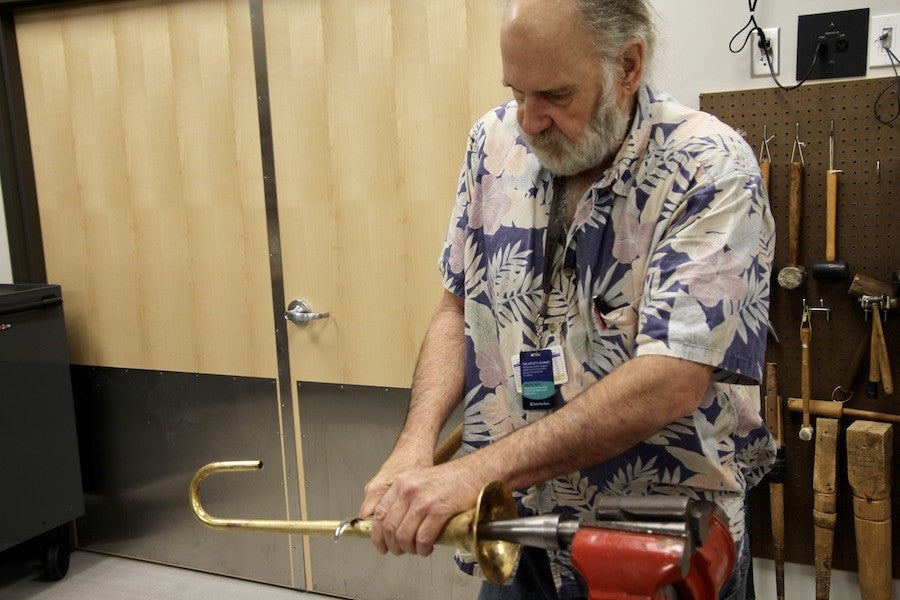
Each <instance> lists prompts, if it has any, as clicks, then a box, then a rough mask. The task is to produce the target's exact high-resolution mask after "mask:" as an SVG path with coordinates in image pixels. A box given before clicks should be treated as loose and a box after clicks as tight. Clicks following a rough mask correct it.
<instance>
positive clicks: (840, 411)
mask: <svg viewBox="0 0 900 600" xmlns="http://www.w3.org/2000/svg"><path fill="white" fill-rule="evenodd" d="M803 405H804V402H803V400H802V399H801V398H788V401H787V406H788V410H792V411H794V412H802V411H803V410H804V406H803ZM809 412H810V414H813V415H816V416H822V417H831V418H833V419H840V418H841V416H847V417H852V418H855V419H868V420H870V421H880V422H882V423H900V415H892V414H888V413H882V412H877V411H874V410H861V409H858V408H847V406H846V405H845V404H844V403H843V402H831V401H828V400H811V401H810V402H809Z"/></svg>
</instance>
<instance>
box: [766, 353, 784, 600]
mask: <svg viewBox="0 0 900 600" xmlns="http://www.w3.org/2000/svg"><path fill="white" fill-rule="evenodd" d="M765 411H766V426H767V427H768V428H769V432H770V433H771V434H772V437H773V438H775V464H774V465H773V466H772V470H771V471H769V474H768V475H767V479H768V480H769V512H770V514H771V518H772V558H773V560H774V561H775V594H776V597H777V599H778V600H784V478H785V473H786V471H787V455H786V454H785V448H784V443H783V440H782V438H781V397H780V396H778V381H777V379H776V374H775V363H766V406H765Z"/></svg>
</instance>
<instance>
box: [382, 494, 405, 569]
mask: <svg viewBox="0 0 900 600" xmlns="http://www.w3.org/2000/svg"><path fill="white" fill-rule="evenodd" d="M379 508H382V507H381V505H378V506H376V507H375V514H378V512H379ZM406 514H407V505H406V503H405V502H403V501H402V500H397V501H396V502H394V503H393V504H392V505H391V506H390V509H387V511H386V514H385V515H384V517H383V518H382V519H380V521H381V536H382V538H383V540H384V544H385V545H386V546H387V549H388V552H390V553H391V554H393V555H395V556H399V555H400V554H403V553H404V552H408V551H409V550H408V549H407V548H409V544H407V543H405V541H402V540H399V539H398V537H397V536H398V532H399V531H400V528H401V526H402V524H403V520H404V518H405V517H406Z"/></svg>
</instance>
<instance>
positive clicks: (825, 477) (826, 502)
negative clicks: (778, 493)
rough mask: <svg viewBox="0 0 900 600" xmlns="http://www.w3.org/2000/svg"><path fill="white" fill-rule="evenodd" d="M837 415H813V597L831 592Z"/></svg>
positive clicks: (822, 597)
mask: <svg viewBox="0 0 900 600" xmlns="http://www.w3.org/2000/svg"><path fill="white" fill-rule="evenodd" d="M840 431H841V428H840V422H839V421H838V420H837V419H827V418H822V417H819V418H818V419H816V450H815V457H814V459H813V461H814V462H813V465H814V466H813V527H814V536H815V563H816V600H828V598H829V596H830V593H831V554H832V549H833V547H834V526H835V524H836V523H837V442H838V437H839V436H840Z"/></svg>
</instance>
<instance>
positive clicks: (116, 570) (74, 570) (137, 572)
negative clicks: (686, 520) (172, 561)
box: [0, 550, 329, 600]
mask: <svg viewBox="0 0 900 600" xmlns="http://www.w3.org/2000/svg"><path fill="white" fill-rule="evenodd" d="M316 598H329V596H323V595H320V594H313V593H307V592H301V591H297V590H290V589H286V588H281V587H276V586H271V585H265V584H261V583H254V582H250V581H243V580H240V579H234V578H231V577H223V576H220V575H210V574H208V573H199V572H197V571H190V570H187V569H179V568H176V567H168V566H164V565H157V564H153V563H148V562H143V561H138V560H131V559H127V558H119V557H115V556H107V555H104V554H96V553H93V552H85V551H83V550H76V551H75V552H73V553H72V556H71V561H70V566H69V572H68V574H67V575H66V576H65V577H64V578H63V579H61V580H60V581H56V582H52V581H47V580H45V579H44V577H43V574H42V572H41V570H40V565H39V564H38V560H37V558H35V556H33V555H32V554H30V553H29V554H27V555H26V554H25V553H23V552H13V551H7V552H4V553H0V600H163V599H165V600H170V599H171V600H210V599H215V600H232V599H234V600H238V599H240V600H314V599H316Z"/></svg>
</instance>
